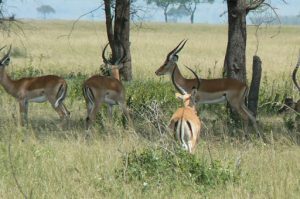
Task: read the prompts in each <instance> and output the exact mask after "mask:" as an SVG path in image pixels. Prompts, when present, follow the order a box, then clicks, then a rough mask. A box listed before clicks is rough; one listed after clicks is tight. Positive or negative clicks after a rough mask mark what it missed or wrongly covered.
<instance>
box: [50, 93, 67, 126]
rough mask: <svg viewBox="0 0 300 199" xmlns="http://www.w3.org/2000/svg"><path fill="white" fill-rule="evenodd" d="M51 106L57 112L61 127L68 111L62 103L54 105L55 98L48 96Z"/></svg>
mask: <svg viewBox="0 0 300 199" xmlns="http://www.w3.org/2000/svg"><path fill="white" fill-rule="evenodd" d="M48 100H49V102H50V104H51V106H52V108H53V109H54V110H55V111H56V112H57V114H58V115H59V118H60V120H61V127H63V126H64V125H65V119H67V118H68V115H69V111H68V110H67V108H66V107H65V105H64V104H63V103H59V104H58V106H55V102H56V99H55V98H48Z"/></svg>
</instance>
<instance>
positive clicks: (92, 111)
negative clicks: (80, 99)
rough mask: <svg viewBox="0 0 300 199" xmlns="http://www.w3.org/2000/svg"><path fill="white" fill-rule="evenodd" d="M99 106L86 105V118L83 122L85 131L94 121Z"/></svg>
mask: <svg viewBox="0 0 300 199" xmlns="http://www.w3.org/2000/svg"><path fill="white" fill-rule="evenodd" d="M100 105H101V104H96V105H93V106H91V105H90V104H88V107H87V108H88V111H87V117H86V119H85V121H86V126H85V129H86V130H89V129H90V126H91V124H92V123H93V122H94V121H95V120H96V115H97V112H98V111H99V107H100Z"/></svg>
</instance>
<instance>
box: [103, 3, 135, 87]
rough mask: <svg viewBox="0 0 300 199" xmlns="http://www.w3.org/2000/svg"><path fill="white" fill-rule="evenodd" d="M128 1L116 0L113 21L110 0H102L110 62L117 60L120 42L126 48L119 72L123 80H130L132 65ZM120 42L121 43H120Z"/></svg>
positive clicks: (121, 49) (120, 50) (121, 50)
mask: <svg viewBox="0 0 300 199" xmlns="http://www.w3.org/2000/svg"><path fill="white" fill-rule="evenodd" d="M130 1H131V0H116V5H115V23H114V25H113V17H112V14H111V0H104V6H105V16H106V33H107V37H108V41H109V44H110V47H111V49H112V62H115V61H116V60H118V59H119V58H120V57H121V56H122V53H123V48H122V45H121V43H122V44H123V45H124V48H125V50H126V55H127V57H126V58H127V59H126V62H125V63H124V67H123V68H122V69H121V70H120V74H121V76H122V77H123V79H124V80H125V81H130V80H132V65H131V53H130V41H129V36H130V34H129V33H130ZM120 42H121V43H120Z"/></svg>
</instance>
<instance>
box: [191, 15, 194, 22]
mask: <svg viewBox="0 0 300 199" xmlns="http://www.w3.org/2000/svg"><path fill="white" fill-rule="evenodd" d="M191 24H194V13H192V14H191Z"/></svg>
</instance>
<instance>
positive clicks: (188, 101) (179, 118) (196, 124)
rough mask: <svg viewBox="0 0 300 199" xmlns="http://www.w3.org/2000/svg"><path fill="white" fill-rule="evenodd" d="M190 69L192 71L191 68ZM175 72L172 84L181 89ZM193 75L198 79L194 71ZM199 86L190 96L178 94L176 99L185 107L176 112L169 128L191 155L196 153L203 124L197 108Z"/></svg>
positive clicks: (185, 93)
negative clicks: (196, 98)
mask: <svg viewBox="0 0 300 199" xmlns="http://www.w3.org/2000/svg"><path fill="white" fill-rule="evenodd" d="M188 69H189V70H190V71H192V70H191V69H190V68H188ZM174 72H175V70H173V73H172V82H173V84H174V86H175V87H176V88H177V89H179V88H178V85H177V84H176V81H175V80H174ZM192 73H193V74H194V75H195V77H196V78H197V79H198V76H197V75H196V73H195V72H194V71H192ZM199 86H200V82H198V85H197V88H194V89H192V92H191V93H190V94H188V93H187V92H184V94H183V95H181V94H179V93H176V98H178V99H181V100H182V101H183V103H184V107H182V108H179V109H177V110H176V112H175V113H174V114H173V115H172V118H171V121H170V124H169V128H170V129H172V130H173V131H174V137H175V139H176V140H177V141H178V142H179V143H180V144H181V146H182V147H183V148H184V149H185V150H188V151H189V152H190V153H194V152H195V148H196V145H197V143H198V140H199V137H200V130H201V122H200V119H199V117H198V115H197V111H196V108H195V95H196V93H197V90H198V88H199Z"/></svg>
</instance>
